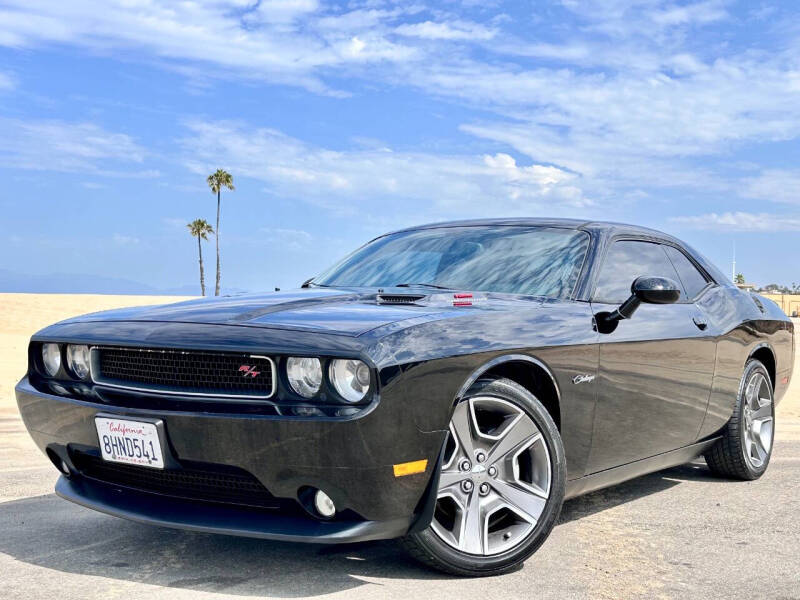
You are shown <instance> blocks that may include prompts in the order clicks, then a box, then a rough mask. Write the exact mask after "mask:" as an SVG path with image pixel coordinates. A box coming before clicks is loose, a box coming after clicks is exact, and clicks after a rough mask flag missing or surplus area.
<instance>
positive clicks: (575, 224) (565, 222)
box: [381, 217, 682, 244]
mask: <svg viewBox="0 0 800 600" xmlns="http://www.w3.org/2000/svg"><path fill="white" fill-rule="evenodd" d="M480 226H507V227H524V226H528V227H561V228H564V229H582V230H588V231H595V232H598V233H605V234H607V235H610V236H614V235H618V234H619V235H641V236H646V237H656V238H661V239H665V240H670V241H673V242H676V243H681V244H682V242H680V240H678V239H677V238H674V237H672V236H671V235H669V234H668V233H664V232H663V231H658V230H657V229H650V228H649V227H641V226H639V225H631V224H628V223H616V222H613V221H590V220H587V219H550V218H538V217H513V218H505V219H467V220H460V221H445V222H442V223H427V224H425V225H416V226H414V227H406V228H404V229H399V230H397V231H393V232H392V233H400V232H403V231H417V230H420V229H438V228H444V227H480ZM387 235H389V234H387ZM381 237H383V236H381Z"/></svg>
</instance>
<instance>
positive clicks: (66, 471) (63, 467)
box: [58, 460, 72, 475]
mask: <svg viewBox="0 0 800 600" xmlns="http://www.w3.org/2000/svg"><path fill="white" fill-rule="evenodd" d="M58 468H59V469H60V470H61V472H62V473H64V475H71V474H72V471H70V470H69V467H68V466H67V463H66V462H64V461H63V460H62V461H61V464H60V465H59V467H58Z"/></svg>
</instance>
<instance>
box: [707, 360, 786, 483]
mask: <svg viewBox="0 0 800 600" xmlns="http://www.w3.org/2000/svg"><path fill="white" fill-rule="evenodd" d="M772 390H773V386H772V381H771V380H770V376H769V372H768V371H767V369H766V368H765V367H764V365H763V364H762V363H761V362H759V361H757V360H755V359H751V360H749V361H748V362H747V364H746V365H745V368H744V374H743V375H742V381H741V383H740V384H739V395H738V397H737V399H736V406H735V407H734V409H733V415H732V416H731V419H730V421H728V424H727V425H726V426H725V429H723V435H722V439H720V440H719V441H717V443H716V444H714V445H713V446H712V447H711V449H710V450H708V451H707V452H706V454H705V459H706V463H707V464H708V467H709V468H710V469H711V471H712V472H713V473H714V474H715V475H719V476H721V477H728V478H732V479H742V480H745V481H752V480H754V479H758V478H759V477H761V476H762V475H763V474H764V472H765V471H766V470H767V467H768V466H769V459H770V457H771V456H772V440H773V436H774V431H775V403H774V401H773V396H772Z"/></svg>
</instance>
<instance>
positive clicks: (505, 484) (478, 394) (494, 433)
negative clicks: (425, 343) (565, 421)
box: [403, 379, 566, 576]
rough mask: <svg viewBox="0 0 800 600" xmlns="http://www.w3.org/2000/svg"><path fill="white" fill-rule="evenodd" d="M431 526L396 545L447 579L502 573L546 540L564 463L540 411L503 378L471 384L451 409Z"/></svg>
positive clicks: (559, 444) (557, 506) (557, 505)
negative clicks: (447, 574)
mask: <svg viewBox="0 0 800 600" xmlns="http://www.w3.org/2000/svg"><path fill="white" fill-rule="evenodd" d="M444 452H445V455H444V457H443V460H442V470H441V473H440V476H439V489H438V499H437V503H436V509H435V511H434V516H433V521H432V523H431V526H430V527H428V529H426V530H424V531H422V532H420V533H415V534H412V535H409V536H407V537H406V538H404V539H403V544H404V546H405V547H406V549H407V550H408V551H409V552H410V553H411V555H412V556H414V557H415V558H416V559H418V560H420V561H422V562H424V563H425V564H427V565H429V566H431V567H434V568H436V569H438V570H440V571H444V572H446V573H451V574H454V575H466V576H486V575H497V574H499V573H503V572H506V571H509V570H511V569H513V568H514V567H516V566H517V565H519V564H521V563H522V562H523V561H524V560H525V559H526V558H528V557H529V556H530V555H531V554H533V553H534V552H535V551H536V550H537V549H538V548H539V546H541V545H542V543H543V542H544V541H545V539H547V536H548V535H550V532H551V531H552V529H553V526H554V525H555V523H556V520H557V519H558V515H559V513H560V512H561V505H562V502H563V500H564V490H565V487H566V459H565V457H564V447H563V444H562V442H561V436H560V435H559V433H558V429H557V427H556V425H555V423H554V422H553V419H552V417H551V416H550V414H549V413H548V412H547V409H545V407H544V406H543V405H542V403H541V402H539V400H537V399H536V397H535V396H534V395H533V394H531V393H530V392H529V391H528V390H526V389H525V388H523V387H522V386H520V385H519V384H517V383H515V382H513V381H511V380H509V379H498V380H482V381H479V382H477V383H476V384H475V385H474V386H473V387H472V388H470V390H469V392H468V393H467V394H466V395H465V397H464V398H463V399H462V400H461V402H459V403H458V405H456V408H455V410H454V413H453V418H452V420H451V423H450V435H449V437H448V440H447V444H446V446H445V451H444Z"/></svg>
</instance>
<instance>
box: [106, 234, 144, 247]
mask: <svg viewBox="0 0 800 600" xmlns="http://www.w3.org/2000/svg"><path fill="white" fill-rule="evenodd" d="M112 239H113V241H114V243H115V244H116V245H117V246H135V245H136V244H138V243H139V242H140V240H139V238H138V237H134V236H131V235H122V234H121V233H115V234H114V237H113V238H112Z"/></svg>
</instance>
